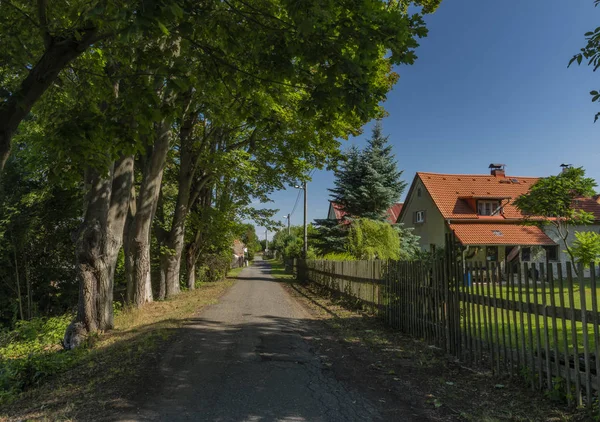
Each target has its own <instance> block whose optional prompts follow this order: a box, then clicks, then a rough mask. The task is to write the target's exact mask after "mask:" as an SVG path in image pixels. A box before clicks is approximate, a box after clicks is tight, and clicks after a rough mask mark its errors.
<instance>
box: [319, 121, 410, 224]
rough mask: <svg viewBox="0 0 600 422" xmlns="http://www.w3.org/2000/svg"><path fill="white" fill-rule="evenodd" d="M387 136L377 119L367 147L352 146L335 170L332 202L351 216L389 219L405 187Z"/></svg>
mask: <svg viewBox="0 0 600 422" xmlns="http://www.w3.org/2000/svg"><path fill="white" fill-rule="evenodd" d="M388 139H389V137H388V136H384V135H383V130H382V125H381V121H379V120H378V121H377V122H376V124H375V127H374V128H373V134H372V135H371V139H369V140H368V145H367V147H366V148H365V149H364V150H363V151H359V150H358V149H357V148H356V147H353V148H351V149H350V150H349V151H348V152H347V153H346V160H345V162H344V163H343V165H342V166H341V167H340V168H339V169H338V170H337V171H336V173H335V176H336V180H335V182H334V183H335V187H334V188H333V189H330V192H331V198H332V201H333V202H336V203H337V204H339V205H340V206H341V207H342V208H343V209H344V211H346V213H347V214H348V215H349V216H350V217H362V218H370V219H372V220H380V221H384V220H386V218H387V214H386V211H387V210H388V209H389V208H390V207H391V206H392V205H394V204H395V203H396V202H397V201H398V200H399V199H400V196H401V195H402V192H403V191H404V189H405V187H406V182H404V181H402V180H401V179H400V178H401V176H402V171H399V170H398V164H397V162H396V158H395V156H394V154H393V153H392V146H391V145H389V144H388Z"/></svg>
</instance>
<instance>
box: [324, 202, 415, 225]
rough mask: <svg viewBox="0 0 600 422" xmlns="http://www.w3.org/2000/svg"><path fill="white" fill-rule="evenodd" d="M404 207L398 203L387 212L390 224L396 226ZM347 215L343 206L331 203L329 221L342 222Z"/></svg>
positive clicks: (328, 214) (328, 213)
mask: <svg viewBox="0 0 600 422" xmlns="http://www.w3.org/2000/svg"><path fill="white" fill-rule="evenodd" d="M402 205H403V204H402V203H400V202H397V203H395V204H394V205H392V206H391V207H390V208H388V210H387V211H386V213H387V221H388V222H389V223H390V224H396V221H398V218H399V217H400V212H401V211H402ZM347 214H348V213H347V212H346V211H344V209H343V208H342V207H341V205H339V204H337V203H335V202H333V201H329V211H328V212H327V219H328V220H342V219H343V218H344V217H345V216H346V215H347Z"/></svg>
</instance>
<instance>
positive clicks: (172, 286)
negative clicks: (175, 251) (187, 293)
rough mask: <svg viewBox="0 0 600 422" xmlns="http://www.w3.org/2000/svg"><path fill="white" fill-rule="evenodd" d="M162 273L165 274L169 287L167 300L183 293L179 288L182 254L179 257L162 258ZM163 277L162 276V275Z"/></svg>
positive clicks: (166, 256) (166, 283)
mask: <svg viewBox="0 0 600 422" xmlns="http://www.w3.org/2000/svg"><path fill="white" fill-rule="evenodd" d="M160 266H161V273H163V274H164V278H165V285H166V287H167V291H166V294H167V296H166V297H167V298H170V297H173V296H176V295H178V294H179V293H181V287H180V286H179V269H180V267H181V252H180V253H179V255H171V254H163V255H161V257H160ZM161 277H162V275H161Z"/></svg>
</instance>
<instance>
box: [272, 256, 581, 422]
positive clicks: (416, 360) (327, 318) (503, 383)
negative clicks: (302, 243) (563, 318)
mask: <svg viewBox="0 0 600 422" xmlns="http://www.w3.org/2000/svg"><path fill="white" fill-rule="evenodd" d="M272 265H273V275H274V276H275V277H276V278H278V279H280V280H282V281H287V283H286V285H287V288H288V290H289V291H290V293H291V294H292V295H293V296H294V297H296V298H297V299H298V300H299V301H301V302H302V303H303V304H305V306H306V307H307V308H308V309H309V310H310V311H311V313H312V315H313V316H314V317H316V318H318V319H320V320H322V321H324V322H325V323H326V325H327V326H328V327H329V329H331V330H332V332H333V335H334V336H335V337H336V338H337V339H338V340H339V341H341V342H342V343H343V344H345V345H346V347H348V348H352V349H353V350H358V351H359V352H355V353H357V354H358V355H360V359H362V360H363V361H364V365H365V368H368V370H369V371H376V373H377V374H378V381H377V382H378V383H380V384H381V385H384V386H385V388H387V389H389V390H390V391H396V392H397V394H398V395H399V397H401V396H402V395H405V394H406V392H407V391H411V392H412V393H415V394H417V396H418V397H419V400H420V401H421V402H423V403H425V406H429V408H430V410H431V412H433V414H434V415H435V418H437V419H439V420H468V421H490V422H491V421H583V420H593V419H592V418H593V417H592V416H591V415H590V414H589V413H585V411H583V410H582V411H576V410H572V409H569V408H567V407H566V406H565V405H564V404H563V403H562V402H553V401H552V400H551V397H544V396H543V394H542V393H540V392H537V391H536V392H533V391H531V390H529V389H528V388H527V386H526V385H524V384H523V382H522V381H521V380H520V379H519V378H518V377H515V378H508V377H505V378H498V377H493V376H492V374H491V373H490V372H488V371H487V370H486V369H484V368H478V369H473V368H466V367H464V366H462V365H461V364H460V362H457V361H455V360H453V359H450V358H448V357H447V356H445V355H444V354H443V353H442V352H441V351H440V350H438V349H436V348H434V347H431V346H428V345H427V344H426V343H425V342H423V341H421V340H418V339H413V338H410V337H407V336H404V335H402V334H401V333H400V332H398V331H396V330H392V329H390V328H389V327H386V326H385V325H384V324H383V323H382V322H381V321H380V320H379V319H378V318H377V317H376V316H374V315H371V314H368V313H364V312H362V311H360V310H359V309H356V308H354V309H351V308H349V307H348V304H347V303H346V304H344V303H342V302H341V301H340V300H339V299H338V298H336V297H335V296H333V295H331V294H330V292H328V291H326V290H324V289H321V288H319V287H318V286H315V285H305V284H301V283H297V282H295V281H294V280H293V278H292V277H291V276H290V275H285V274H284V273H283V266H282V264H279V263H277V262H272ZM361 350H362V351H363V352H360V351H361ZM361 353H362V354H361ZM341 366H342V367H343V363H342V364H341ZM343 369H344V368H342V370H343Z"/></svg>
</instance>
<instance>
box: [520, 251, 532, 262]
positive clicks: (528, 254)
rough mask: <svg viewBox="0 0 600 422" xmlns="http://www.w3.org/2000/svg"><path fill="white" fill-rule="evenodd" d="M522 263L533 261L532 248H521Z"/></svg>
mask: <svg viewBox="0 0 600 422" xmlns="http://www.w3.org/2000/svg"><path fill="white" fill-rule="evenodd" d="M521 261H524V262H527V261H531V248H521Z"/></svg>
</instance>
